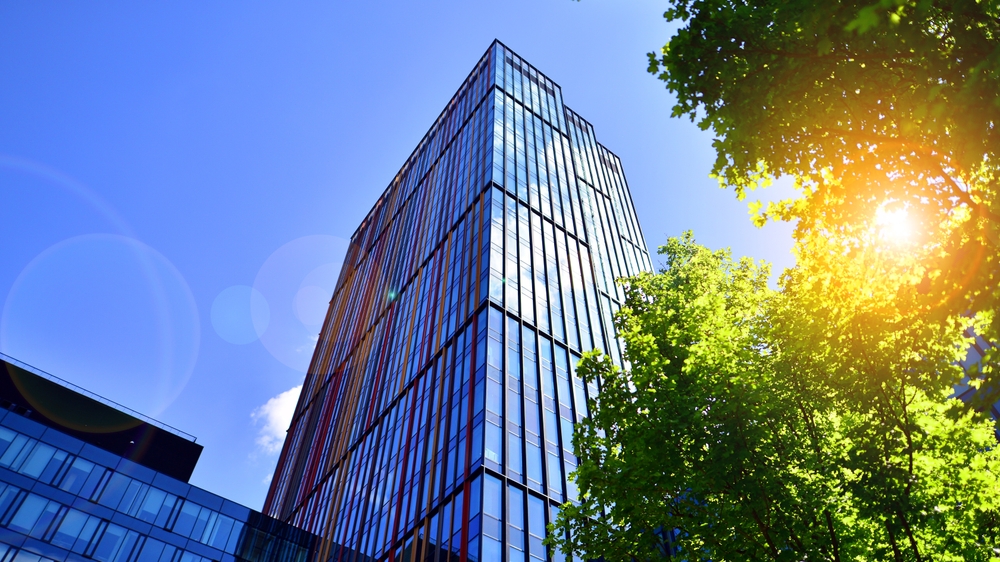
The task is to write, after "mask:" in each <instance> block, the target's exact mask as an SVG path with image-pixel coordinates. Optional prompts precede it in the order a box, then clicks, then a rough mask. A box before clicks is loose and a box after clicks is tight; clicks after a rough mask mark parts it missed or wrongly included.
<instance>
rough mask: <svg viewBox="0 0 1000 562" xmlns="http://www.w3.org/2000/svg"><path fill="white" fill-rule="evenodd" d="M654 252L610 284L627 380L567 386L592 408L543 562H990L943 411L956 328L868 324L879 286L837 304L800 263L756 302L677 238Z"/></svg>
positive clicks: (989, 445)
mask: <svg viewBox="0 0 1000 562" xmlns="http://www.w3.org/2000/svg"><path fill="white" fill-rule="evenodd" d="M660 251H661V254H664V255H665V257H666V263H665V266H664V269H663V270H662V271H661V272H660V273H659V274H655V275H654V274H643V275H640V276H637V277H634V278H631V279H628V280H625V281H623V282H624V284H625V287H626V303H625V306H624V307H623V309H622V311H621V313H620V314H619V316H618V318H617V328H618V333H619V335H620V337H621V338H622V339H623V341H624V342H625V349H626V351H625V356H626V359H627V360H628V362H629V364H630V365H631V368H629V369H626V370H621V369H618V368H617V367H615V366H614V365H613V364H612V363H611V361H610V360H609V359H608V358H607V357H606V356H603V355H601V354H599V353H597V352H594V353H591V354H588V355H586V356H585V357H584V359H583V361H582V362H581V364H580V367H579V369H578V372H579V373H580V375H581V376H582V377H583V378H584V379H586V380H587V381H592V380H599V381H600V382H601V392H600V400H599V401H597V402H593V403H591V404H590V406H591V408H592V413H591V418H590V419H588V420H585V421H583V422H581V424H579V425H578V429H577V432H576V435H575V437H574V447H575V449H576V452H577V456H578V457H579V466H578V468H577V470H576V472H575V473H574V475H573V478H575V480H576V483H577V486H578V487H579V489H580V492H581V493H580V501H579V504H572V503H568V504H566V505H564V506H563V508H562V510H561V511H560V515H559V517H558V520H557V521H556V523H555V526H554V528H553V529H552V533H551V534H550V539H548V540H549V541H550V543H551V544H552V545H554V546H557V547H559V548H561V549H563V550H564V551H565V552H566V553H567V554H569V553H575V554H578V555H580V556H582V557H584V558H597V557H604V558H605V559H607V560H609V561H616V560H645V559H650V558H656V557H658V556H659V555H660V554H661V553H662V550H661V549H662V548H663V542H664V541H663V536H664V533H663V530H664V529H672V530H673V531H671V533H670V534H671V535H672V536H673V539H672V540H671V541H670V542H671V546H670V548H671V549H673V551H674V553H676V554H677V555H678V556H679V557H680V558H682V559H686V560H707V559H711V560H715V561H726V560H831V561H840V560H844V561H846V560H897V561H902V560H931V559H933V560H993V559H996V558H995V556H996V555H995V554H994V550H993V549H994V547H995V546H996V545H997V544H998V543H997V540H998V535H997V518H998V513H1000V511H998V510H1000V479H998V478H1000V451H998V450H996V449H995V447H994V445H995V440H994V435H993V429H992V427H993V426H992V423H991V422H990V421H989V420H988V419H986V418H985V416H983V415H982V414H979V413H976V412H975V411H974V410H970V409H969V408H966V407H964V405H963V404H962V403H961V402H959V401H958V400H956V399H952V398H949V395H950V394H951V386H950V385H951V384H954V383H955V382H956V381H957V380H958V379H960V378H961V376H962V373H961V370H960V369H959V368H957V367H956V366H955V365H954V361H955V358H956V357H957V356H958V354H959V352H960V349H961V346H962V345H963V341H964V339H963V338H964V336H963V333H964V331H965V330H966V329H967V328H968V327H969V325H970V324H971V323H973V321H972V320H971V319H965V320H964V321H959V322H955V323H953V324H951V325H945V324H942V323H940V322H927V321H923V320H920V319H919V318H916V317H912V316H911V317H907V316H905V315H901V314H898V313H896V314H893V315H887V314H885V313H884V310H883V307H884V304H885V301H886V299H895V298H897V297H896V295H895V293H893V291H892V290H891V289H892V287H891V283H889V284H884V285H882V286H880V288H879V289H878V290H873V291H867V292H862V293H859V292H857V291H853V290H846V289H844V288H842V287H841V288H838V287H837V286H833V285H830V284H828V283H827V281H828V280H827V279H826V278H822V277H816V276H813V275H810V274H809V270H810V268H809V264H808V263H806V264H800V266H799V267H800V269H797V270H794V271H791V272H788V273H786V275H785V276H784V277H783V279H782V283H781V290H780V291H773V290H770V289H769V288H768V287H767V278H768V268H767V266H765V265H756V264H754V263H753V262H752V261H750V260H748V259H745V258H744V259H743V260H741V261H739V262H733V260H732V259H731V258H730V257H729V255H728V252H724V251H716V252H711V251H709V250H707V249H706V248H704V247H701V246H698V245H697V244H695V243H694V241H693V238H692V236H691V235H690V233H688V234H686V235H685V236H684V237H683V238H681V239H671V240H670V241H669V242H668V244H667V245H666V246H664V247H663V248H661V250H660ZM882 289H885V290H882ZM658 531H659V532H658Z"/></svg>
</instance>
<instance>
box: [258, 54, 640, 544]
mask: <svg viewBox="0 0 1000 562" xmlns="http://www.w3.org/2000/svg"><path fill="white" fill-rule="evenodd" d="M650 269H651V264H650V259H649V256H648V254H647V251H646V244H645V242H644V241H643V236H642V233H641V231H640V229H639V224H638V221H637V220H636V213H635V209H634V207H633V204H632V200H631V197H630V195H629V192H628V187H627V185H626V182H625V176H624V174H623V172H622V166H621V162H620V161H619V159H618V157H617V156H615V155H614V154H613V153H611V152H610V151H609V150H608V149H606V148H605V147H604V146H602V145H601V144H599V143H598V142H597V140H596V139H595V137H594V131H593V128H592V127H591V125H590V124H589V123H588V122H587V121H585V120H584V119H583V118H582V117H580V116H579V115H577V114H576V113H574V112H573V111H572V110H570V109H569V108H567V107H566V106H565V105H563V98H562V91H561V90H560V88H559V86H558V85H556V84H555V83H554V82H553V81H551V80H550V79H549V78H547V77H546V76H544V75H543V74H542V73H540V72H538V71H537V70H536V69H534V68H533V67H532V66H531V65H529V64H528V63H527V62H525V61H524V60H522V59H521V58H520V57H518V56H517V55H516V54H514V53H513V52H511V51H510V50H509V49H507V48H506V47H504V46H503V45H502V44H500V43H499V42H494V43H493V44H492V45H491V46H490V48H489V49H488V50H487V52H486V54H485V55H484V56H483V57H482V59H481V60H480V61H479V62H478V64H477V65H476V67H475V69H474V70H473V71H472V73H471V74H470V75H469V76H468V78H467V79H466V80H465V82H464V83H463V84H462V86H461V88H460V89H459V90H458V92H457V93H456V94H455V96H454V97H453V98H452V99H451V101H450V102H449V103H448V105H447V107H446V108H445V110H444V111H443V112H442V113H441V115H440V116H439V117H438V118H437V120H436V121H435V122H434V124H433V125H432V126H431V128H430V130H429V132H428V133H427V134H426V136H425V137H424V138H423V139H422V140H421V141H420V143H419V145H418V146H417V148H416V149H415V150H414V151H413V153H412V154H411V155H410V157H409V158H408V159H407V161H406V163H405V164H404V165H403V167H402V168H401V169H400V170H399V172H398V173H397V174H396V176H395V177H394V178H393V179H392V181H391V182H390V184H389V186H388V188H386V189H385V191H384V192H383V193H382V195H381V196H380V197H379V198H378V201H377V202H376V203H375V206H374V207H373V208H372V210H371V211H370V212H369V214H368V216H367V217H365V219H364V220H363V221H362V223H361V225H360V226H359V227H358V229H357V231H356V232H355V233H354V235H353V237H352V239H351V245H350V248H349V250H348V254H347V257H346V258H345V260H344V264H343V267H342V270H341V273H340V278H339V281H338V283H337V287H336V289H335V292H334V295H333V299H332V301H331V303H330V307H329V310H328V313H327V317H326V320H325V323H324V325H323V329H322V332H321V334H320V338H319V342H318V344H317V347H316V350H315V354H314V355H313V359H312V363H311V366H310V368H309V372H308V374H307V376H306V380H305V383H304V385H303V388H302V394H301V396H300V398H299V403H298V406H297V408H296V412H295V415H294V418H293V421H292V423H291V426H290V428H289V431H288V435H287V438H286V440H285V444H284V449H283V450H282V453H281V457H280V460H279V462H278V467H277V470H276V472H275V476H274V478H273V480H272V485H271V489H270V491H269V493H268V498H267V501H266V503H265V507H264V511H265V512H266V513H267V514H269V515H272V516H274V517H276V518H278V519H281V520H284V521H287V522H289V523H292V524H294V525H296V526H299V527H302V528H303V529H306V530H308V531H311V532H313V533H315V534H317V535H319V536H321V537H323V539H322V544H321V546H320V547H319V548H318V549H317V550H318V552H317V557H318V558H317V559H318V560H324V561H325V560H336V561H361V560H365V561H367V560H373V561H374V560H393V561H410V560H435V561H438V560H455V561H456V562H458V561H461V562H465V561H478V560H483V561H484V562H485V561H490V562H493V561H500V560H506V561H510V562H515V561H516V562H522V561H524V562H528V561H529V560H546V559H547V558H548V556H549V555H548V554H547V553H546V552H545V549H544V548H543V547H542V544H541V541H542V539H543V537H544V535H545V525H546V523H548V522H550V521H551V520H552V517H553V514H554V513H555V512H556V510H557V506H558V505H560V504H561V503H563V502H564V501H567V500H572V499H574V498H575V497H576V490H575V489H574V487H573V486H572V484H571V483H570V482H568V480H567V477H566V476H567V474H569V473H570V472H571V471H572V470H573V469H574V468H575V466H576V459H575V458H574V456H573V454H572V445H571V441H570V440H571V435H572V431H573V429H572V428H573V424H574V423H575V422H576V421H578V420H580V419H582V418H583V417H585V416H586V415H587V399H588V398H592V397H594V396H595V393H596V391H597V388H596V385H594V384H590V385H587V384H584V383H583V382H582V381H581V380H580V378H578V377H577V376H576V374H575V372H574V371H575V365H576V363H577V361H578V360H579V358H580V356H581V353H583V352H584V351H587V350H590V349H593V348H600V349H603V350H606V351H607V352H608V353H609V354H610V355H611V356H612V358H614V359H615V360H616V361H618V362H619V363H620V362H621V350H620V348H619V343H618V341H617V340H616V339H615V337H614V328H613V325H612V317H613V315H614V314H615V312H616V311H617V309H618V307H619V306H620V304H621V302H622V298H623V293H622V289H621V288H620V287H618V286H616V285H615V282H614V280H615V279H616V278H619V277H623V276H628V275H632V274H636V273H638V272H640V271H645V270H650Z"/></svg>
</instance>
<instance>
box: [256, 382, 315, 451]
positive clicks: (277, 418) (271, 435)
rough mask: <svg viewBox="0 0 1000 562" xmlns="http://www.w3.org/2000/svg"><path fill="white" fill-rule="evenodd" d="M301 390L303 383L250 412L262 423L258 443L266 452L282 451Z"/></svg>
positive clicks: (258, 422)
mask: <svg viewBox="0 0 1000 562" xmlns="http://www.w3.org/2000/svg"><path fill="white" fill-rule="evenodd" d="M301 391H302V385H301V384H300V385H299V386H296V387H295V388H290V389H288V390H286V391H284V392H282V393H281V394H279V395H277V396H275V397H273V398H271V399H270V400H268V401H267V402H264V405H263V406H260V407H259V408H256V409H255V410H254V411H253V412H251V413H250V418H251V419H253V421H254V423H256V424H260V425H262V427H261V428H260V432H259V433H258V435H257V445H258V446H259V447H260V449H261V450H262V451H263V452H264V453H266V454H268V455H273V454H276V453H278V452H279V451H281V444H282V443H284V441H285V431H286V430H287V429H288V426H289V424H291V423H292V414H294V413H295V403H296V402H298V400H299V392H301Z"/></svg>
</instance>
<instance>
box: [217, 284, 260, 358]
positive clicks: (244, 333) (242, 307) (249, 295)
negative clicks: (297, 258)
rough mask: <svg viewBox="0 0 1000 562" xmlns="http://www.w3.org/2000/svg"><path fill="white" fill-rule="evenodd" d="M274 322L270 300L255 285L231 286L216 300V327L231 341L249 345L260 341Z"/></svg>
mask: <svg viewBox="0 0 1000 562" xmlns="http://www.w3.org/2000/svg"><path fill="white" fill-rule="evenodd" d="M270 322H271V308H270V307H269V306H268V304H267V299H265V298H264V295H262V294H260V291H258V290H257V289H254V288H253V287H248V286H246V285H233V286H232V287H227V288H225V289H223V290H222V291H221V292H220V293H219V294H218V295H217V296H216V297H215V300H214V301H212V327H213V328H214V329H215V333H216V334H218V336H219V337H220V338H222V339H224V340H226V341H227V342H229V343H232V344H236V345H246V344H248V343H252V342H255V341H257V339H258V338H259V337H260V334H261V333H263V332H264V330H266V329H267V325H268V324H269V323H270ZM258 326H259V327H260V328H261V329H260V330H259V331H258V329H257V327H258Z"/></svg>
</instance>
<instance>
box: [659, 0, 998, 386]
mask: <svg viewBox="0 0 1000 562" xmlns="http://www.w3.org/2000/svg"><path fill="white" fill-rule="evenodd" d="M665 17H666V19H667V20H671V21H678V22H680V23H681V24H682V27H681V29H680V30H679V31H678V32H677V33H676V34H675V35H674V36H673V37H672V38H671V39H670V41H669V42H668V43H667V44H666V46H664V47H663V49H662V51H661V52H660V53H650V54H649V70H650V72H652V73H654V74H656V75H657V76H658V77H659V78H660V79H661V80H663V81H664V82H665V83H666V86H667V88H668V89H669V90H671V91H672V92H674V93H675V94H676V96H677V101H676V104H675V105H674V110H673V114H674V115H675V116H688V117H690V118H691V119H692V120H696V121H697V122H698V124H699V126H700V127H701V128H702V129H706V130H707V129H711V130H712V131H713V132H714V134H715V136H716V139H715V141H714V146H715V149H716V152H717V160H716V162H715V165H714V166H713V168H712V173H713V174H714V175H715V176H716V177H717V178H718V179H719V181H720V183H721V184H722V185H723V186H728V187H732V188H734V190H735V192H736V194H737V196H738V197H739V198H740V199H743V198H744V197H745V196H746V195H747V193H748V191H749V190H752V189H754V188H756V187H759V186H765V185H767V183H769V182H770V181H771V180H772V179H773V178H776V177H780V176H783V175H788V176H791V177H793V178H794V180H795V182H796V186H797V188H798V196H797V197H795V198H793V199H790V200H786V201H782V202H777V203H771V204H769V205H768V206H767V207H763V206H762V205H760V204H759V203H756V204H752V205H751V208H752V210H753V212H754V213H755V221H756V222H757V223H758V224H762V223H763V222H765V221H767V220H773V219H778V220H790V221H797V226H796V238H797V241H798V252H799V254H800V259H801V256H802V255H804V254H811V255H812V256H813V257H814V258H815V261H816V263H817V264H818V263H820V262H822V261H824V260H826V261H829V260H831V259H833V260H834V261H835V260H836V259H839V257H838V256H840V255H842V254H844V253H849V252H866V251H870V248H867V249H866V248H865V247H864V245H865V243H866V240H868V238H866V237H865V236H860V235H859V232H870V231H872V230H873V229H877V227H883V230H884V223H885V222H887V221H888V222H891V221H892V220H899V219H900V217H902V216H904V215H905V216H906V219H905V220H906V221H908V222H909V223H910V230H911V231H912V233H913V234H912V235H911V236H910V238H909V240H908V241H907V243H906V246H907V248H906V256H905V258H906V259H905V260H902V258H900V257H899V256H897V257H896V258H895V259H897V260H898V261H900V263H899V264H898V267H897V271H898V272H900V274H905V275H906V276H907V277H908V279H909V282H910V285H912V286H913V287H914V288H916V289H917V290H918V294H919V295H920V298H919V299H909V300H908V303H909V305H910V306H914V307H917V308H919V309H920V310H923V311H924V313H925V314H926V315H927V317H928V318H929V317H935V318H938V319H939V320H940V321H942V322H947V321H949V320H948V319H949V318H951V319H954V317H955V316H958V315H968V314H973V315H979V317H980V318H981V319H982V320H983V323H982V324H981V326H980V330H981V332H980V335H982V336H984V337H985V339H986V340H987V341H990V342H998V341H1000V316H998V315H996V314H994V311H995V310H997V308H998V307H1000V183H998V182H1000V2H997V0H876V1H874V2H873V0H861V1H858V0H852V1H846V2H814V1H811V0H761V1H754V2H746V1H745V0H743V1H741V0H672V1H671V2H670V9H669V10H667V12H666V13H665ZM831 241H833V242H831ZM822 252H825V254H822ZM828 265H831V266H832V264H828ZM814 273H815V274H817V275H827V276H837V275H838V272H837V271H836V269H835V268H832V267H831V268H828V269H827V270H825V271H823V270H820V269H817V270H816V271H815V272H814ZM841 277H843V276H841ZM856 281H857V280H855V282H856ZM848 282H850V281H848ZM998 362H1000V351H998V350H997V349H996V348H995V347H993V348H991V349H990V350H989V353H988V354H987V357H986V358H984V360H983V362H982V364H981V365H982V368H981V373H980V375H981V376H982V380H983V381H984V387H985V388H986V389H989V390H990V392H984V393H981V396H982V400H983V401H984V403H992V402H993V401H996V400H997V399H998V398H1000V380H996V379H997V377H998V376H1000V367H998Z"/></svg>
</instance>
